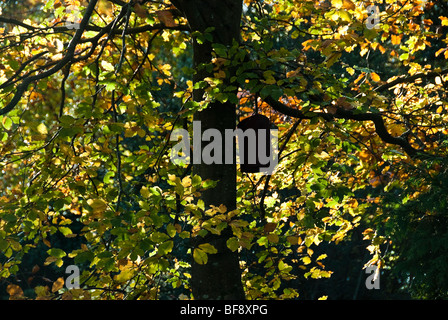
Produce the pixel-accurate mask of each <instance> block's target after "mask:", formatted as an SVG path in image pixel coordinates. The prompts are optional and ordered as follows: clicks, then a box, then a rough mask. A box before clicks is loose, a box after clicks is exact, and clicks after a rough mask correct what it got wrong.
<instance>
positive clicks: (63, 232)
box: [58, 227, 73, 236]
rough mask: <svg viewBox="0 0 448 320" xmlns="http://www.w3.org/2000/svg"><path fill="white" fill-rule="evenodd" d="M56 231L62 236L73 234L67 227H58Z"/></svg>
mask: <svg viewBox="0 0 448 320" xmlns="http://www.w3.org/2000/svg"><path fill="white" fill-rule="evenodd" d="M58 229H59V231H60V232H61V233H62V234H63V235H64V236H68V235H71V234H73V232H72V230H71V229H70V228H68V227H59V228H58Z"/></svg>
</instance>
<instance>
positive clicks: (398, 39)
mask: <svg viewBox="0 0 448 320" xmlns="http://www.w3.org/2000/svg"><path fill="white" fill-rule="evenodd" d="M391 38H392V39H391V40H392V44H400V43H401V38H403V35H402V34H400V35H398V36H397V35H395V34H393V35H392V37H391Z"/></svg>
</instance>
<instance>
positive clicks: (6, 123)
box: [2, 117, 12, 130]
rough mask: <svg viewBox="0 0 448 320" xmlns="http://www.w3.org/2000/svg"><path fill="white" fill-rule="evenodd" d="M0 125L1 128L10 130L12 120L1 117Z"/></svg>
mask: <svg viewBox="0 0 448 320" xmlns="http://www.w3.org/2000/svg"><path fill="white" fill-rule="evenodd" d="M2 125H3V128H5V129H6V130H10V129H11V127H12V120H11V119H10V118H8V117H3V119H2Z"/></svg>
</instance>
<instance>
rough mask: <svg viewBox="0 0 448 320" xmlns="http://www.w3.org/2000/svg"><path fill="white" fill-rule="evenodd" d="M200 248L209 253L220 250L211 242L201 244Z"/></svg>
mask: <svg viewBox="0 0 448 320" xmlns="http://www.w3.org/2000/svg"><path fill="white" fill-rule="evenodd" d="M199 248H200V249H201V250H202V251H204V252H205V253H208V254H214V253H217V252H218V250H216V248H215V247H214V246H213V245H211V244H210V243H203V244H200V245H199Z"/></svg>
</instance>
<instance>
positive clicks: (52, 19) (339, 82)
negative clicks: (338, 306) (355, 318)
mask: <svg viewBox="0 0 448 320" xmlns="http://www.w3.org/2000/svg"><path fill="white" fill-rule="evenodd" d="M0 9H1V10H2V12H1V16H0V50H1V51H0V52H1V57H0V122H1V125H2V128H1V131H0V167H1V173H2V176H1V178H0V186H1V189H0V249H1V254H0V281H1V286H2V290H4V291H6V293H7V296H8V297H9V298H10V299H34V298H37V299H190V298H194V299H266V298H271V299H295V298H300V297H303V298H312V299H315V298H327V297H328V298H332V296H331V293H330V292H331V291H332V290H328V291H329V292H325V290H317V291H316V290H315V291H313V292H311V293H310V292H306V290H304V288H307V286H308V283H309V282H310V281H322V283H324V282H323V281H324V279H329V280H328V281H330V280H331V279H332V278H334V277H336V278H337V277H339V275H341V274H344V271H342V270H340V269H331V266H333V264H332V261H333V260H334V259H337V258H338V257H337V254H336V253H335V252H336V250H337V249H335V248H339V247H341V246H344V245H346V244H347V243H350V241H355V240H354V238H356V237H357V236H359V235H361V238H362V240H361V246H362V247H363V250H362V251H360V252H358V251H357V253H356V256H357V257H358V258H357V259H358V260H360V261H362V264H361V265H360V266H358V265H356V268H359V269H356V268H354V270H355V271H353V272H354V274H355V276H351V278H354V277H358V275H359V274H360V272H362V267H363V266H364V267H371V266H375V267H376V270H377V271H376V272H377V274H378V275H380V274H382V275H383V277H384V275H387V279H388V280H386V282H384V281H383V279H382V283H388V282H387V281H389V285H388V286H387V287H388V288H391V287H393V289H391V290H392V291H393V293H394V294H395V293H397V292H403V290H404V291H405V292H406V293H407V294H410V295H411V296H412V297H418V298H433V297H446V295H447V290H448V279H445V277H444V276H441V275H442V274H444V270H445V269H446V263H445V262H447V261H448V255H447V254H446V252H448V251H446V250H445V249H446V244H445V242H446V241H445V242H444V241H443V239H445V237H446V236H447V235H448V233H447V231H448V230H447V229H446V223H445V222H446V217H447V213H446V206H445V205H446V203H447V198H446V192H445V191H446V190H447V188H446V182H445V180H446V179H445V178H446V177H445V175H446V172H447V171H446V166H447V162H446V152H447V143H446V141H447V134H448V129H447V125H446V123H447V121H446V120H447V116H448V111H447V110H448V109H447V96H446V81H447V79H448V75H447V74H448V69H447V68H446V59H448V47H447V41H448V38H447V37H446V34H447V33H446V31H447V26H448V18H447V17H446V16H444V12H446V9H447V5H446V3H445V2H443V1H421V0H397V1H388V0H386V1H383V0H381V1H376V0H374V1H370V2H369V3H365V2H364V1H358V0H331V1H330V0H326V1H317V0H303V1H301V0H298V1H286V0H284V1H283V0H282V1H269V0H244V1H243V0H170V1H168V0H160V1H145V0H135V1H134V0H131V1H122V0H90V1H77V0H67V1H61V0H50V1H39V0H27V1H21V2H20V3H19V2H16V1H7V2H5V3H4V4H3V5H2V6H0ZM445 15H446V14H445ZM254 112H256V113H259V114H263V115H265V116H266V117H268V118H269V119H270V121H271V123H272V124H273V125H275V126H277V127H278V128H279V132H280V136H279V148H278V155H277V156H278V165H277V167H276V169H275V171H274V172H273V173H272V174H271V175H265V174H261V173H242V172H241V171H240V170H239V165H237V164H236V161H235V162H234V163H233V164H229V163H224V162H222V163H212V164H209V163H203V162H200V161H194V160H195V159H194V158H195V156H194V155H195V154H198V153H197V152H198V150H192V151H193V152H192V155H193V159H192V161H191V163H173V161H171V160H170V149H171V147H172V146H173V144H174V142H173V141H171V140H170V135H171V133H172V132H173V130H174V129H175V128H184V129H186V130H190V131H191V130H192V121H200V123H201V131H202V132H201V133H200V135H201V137H202V134H203V133H204V132H205V131H206V130H208V129H216V130H218V132H220V133H221V134H222V136H224V133H225V130H226V129H232V130H233V129H235V128H236V126H237V124H238V123H239V121H241V120H243V119H244V118H247V117H248V116H250V115H252V114H253V113H254ZM193 139H194V137H193ZM202 148H203V149H204V148H207V143H205V142H203V143H202ZM233 149H235V142H234V144H233ZM202 151H203V150H200V152H202ZM223 151H224V153H225V152H226V150H225V148H223ZM227 151H229V150H227ZM195 152H196V153H195ZM232 155H235V152H232ZM223 156H225V154H224V155H223ZM433 259H436V262H435V263H428V261H433ZM351 262H352V261H344V263H346V264H347V265H350V263H351ZM69 266H70V267H69ZM73 266H75V269H76V268H77V269H79V270H80V278H79V288H78V287H76V286H75V287H70V288H69V287H67V285H66V283H65V279H66V277H67V275H66V274H65V273H64V272H65V270H66V268H67V267H69V269H70V270H73ZM418 266H420V267H421V266H424V269H423V270H422V269H419V267H418ZM348 278H350V277H347V276H345V277H342V276H341V279H343V280H342V281H346V279H348ZM358 279H360V278H358ZM347 281H348V280H347ZM394 281H395V282H394ZM355 282H356V283H357V284H355V285H354V289H353V292H355V294H353V293H350V294H351V295H352V296H354V297H360V296H361V294H360V291H362V290H364V291H363V292H364V294H365V295H367V294H368V292H367V291H368V290H367V289H361V287H360V286H361V285H362V283H363V282H362V281H359V280H358V281H355ZM397 283H399V284H400V285H396V284H397ZM360 284H361V285H360ZM394 286H395V287H394ZM326 289H328V288H326ZM366 290H367V291H366ZM380 290H383V289H380ZM373 291H375V290H373ZM388 293H389V292H386V293H384V294H383V296H382V297H383V298H384V297H386V296H387V294H388ZM336 294H337V293H335V295H336ZM2 295H3V293H2Z"/></svg>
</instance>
